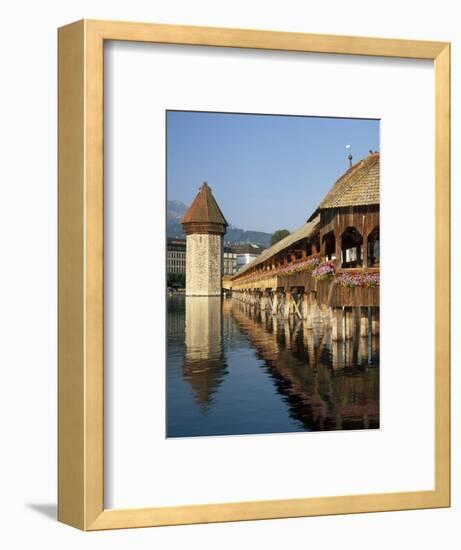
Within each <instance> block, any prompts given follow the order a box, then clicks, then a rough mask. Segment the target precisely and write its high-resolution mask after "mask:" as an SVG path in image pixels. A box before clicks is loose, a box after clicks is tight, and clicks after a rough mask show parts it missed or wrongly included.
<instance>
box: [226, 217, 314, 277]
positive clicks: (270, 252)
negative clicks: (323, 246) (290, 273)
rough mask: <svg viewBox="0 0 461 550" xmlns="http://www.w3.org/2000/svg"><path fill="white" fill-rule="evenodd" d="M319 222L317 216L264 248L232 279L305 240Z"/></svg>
mask: <svg viewBox="0 0 461 550" xmlns="http://www.w3.org/2000/svg"><path fill="white" fill-rule="evenodd" d="M319 221H320V216H317V217H316V218H315V219H314V220H312V221H309V222H306V223H305V224H304V225H302V226H301V227H299V228H298V229H296V231H293V233H290V235H287V236H286V237H285V238H284V239H281V240H280V241H279V242H277V243H275V244H274V245H272V246H271V247H270V248H266V250H264V251H263V252H262V253H261V254H260V255H259V256H258V257H257V258H255V259H254V260H253V261H252V262H250V263H249V264H247V265H245V266H243V267H242V269H240V270H239V271H238V272H237V273H236V274H235V275H234V276H233V277H232V279H236V278H238V277H241V276H242V275H243V274H244V273H246V272H247V271H248V270H250V269H253V268H254V267H256V266H258V265H259V264H261V263H263V262H265V261H266V260H268V259H269V258H271V257H272V256H275V255H276V254H278V253H279V252H281V251H282V250H284V249H285V248H288V247H289V246H291V245H293V244H295V243H297V242H298V241H301V240H302V239H306V238H307V237H309V236H310V235H312V234H313V233H314V231H315V229H316V228H317V226H318V224H319Z"/></svg>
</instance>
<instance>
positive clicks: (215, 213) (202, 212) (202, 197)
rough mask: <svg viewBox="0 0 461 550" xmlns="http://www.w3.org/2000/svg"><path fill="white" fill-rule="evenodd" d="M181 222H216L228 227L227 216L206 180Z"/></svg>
mask: <svg viewBox="0 0 461 550" xmlns="http://www.w3.org/2000/svg"><path fill="white" fill-rule="evenodd" d="M181 223H182V224H186V223H216V224H221V225H224V226H226V227H227V225H228V224H227V221H226V218H225V217H224V215H223V213H222V212H221V209H220V208H219V206H218V203H217V202H216V199H215V198H214V197H213V193H212V192H211V188H210V187H209V185H208V184H207V183H206V182H205V183H204V184H203V185H202V186H201V187H200V189H199V192H198V193H197V196H196V197H195V199H194V201H193V202H192V204H191V205H190V206H189V208H188V209H187V211H186V213H185V214H184V216H183V217H182V219H181Z"/></svg>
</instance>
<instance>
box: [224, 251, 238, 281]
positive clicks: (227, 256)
mask: <svg viewBox="0 0 461 550" xmlns="http://www.w3.org/2000/svg"><path fill="white" fill-rule="evenodd" d="M235 273H237V253H236V252H235V250H234V248H233V247H231V246H224V264H223V275H234V274H235Z"/></svg>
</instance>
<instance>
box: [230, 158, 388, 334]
mask: <svg viewBox="0 0 461 550" xmlns="http://www.w3.org/2000/svg"><path fill="white" fill-rule="evenodd" d="M379 179H380V171H379V153H376V152H370V154H369V155H368V156H367V157H366V158H364V159H363V160H361V161H359V162H358V163H357V164H355V165H353V166H351V167H350V168H349V170H347V172H345V173H344V174H343V175H342V176H341V177H340V178H339V179H338V180H337V181H336V182H335V184H334V185H333V187H332V188H331V190H330V191H329V192H328V193H327V195H326V196H325V197H324V199H323V200H322V201H321V203H320V204H319V206H318V207H317V209H316V210H315V211H314V212H313V213H312V214H311V215H310V217H309V218H308V220H307V221H306V223H305V224H304V225H302V226H301V227H300V228H299V229H297V230H296V231H294V232H293V233H292V234H290V235H288V236H287V237H285V238H284V239H282V240H281V241H279V242H278V243H276V244H275V245H273V246H272V247H270V248H268V249H267V250H265V251H264V252H263V253H262V254H261V255H260V256H259V257H258V258H256V259H255V260H253V261H252V262H251V263H249V264H248V265H246V266H245V267H243V268H242V269H241V270H240V271H239V272H238V273H236V274H235V275H234V276H233V277H231V278H230V280H227V281H226V287H227V288H228V289H230V290H231V291H232V297H233V298H234V299H237V300H240V301H243V302H245V303H248V304H250V305H252V306H254V307H255V308H260V309H261V310H264V311H268V312H270V313H271V314H273V315H281V316H283V317H284V318H289V317H290V316H298V317H299V318H302V319H303V320H304V322H305V323H306V325H307V326H308V327H313V325H314V324H315V323H318V324H322V325H323V328H326V329H329V328H331V329H332V339H333V340H342V339H349V338H352V337H353V336H354V333H355V332H359V333H360V335H361V336H368V335H369V334H373V335H376V334H378V333H379V257H380V254H379Z"/></svg>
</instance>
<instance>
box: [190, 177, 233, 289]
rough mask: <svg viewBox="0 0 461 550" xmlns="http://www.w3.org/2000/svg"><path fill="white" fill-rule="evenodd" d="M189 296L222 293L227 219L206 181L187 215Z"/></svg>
mask: <svg viewBox="0 0 461 550" xmlns="http://www.w3.org/2000/svg"><path fill="white" fill-rule="evenodd" d="M181 223H182V225H183V227H184V232H185V233H186V296H221V278H222V271H223V243H222V239H223V236H224V234H225V233H226V229H227V225H228V224H227V221H226V219H225V218H224V216H223V213H222V212H221V209H220V208H219V206H218V203H217V202H216V200H215V198H214V197H213V194H212V192H211V188H210V187H209V186H208V184H207V183H206V182H205V183H204V184H203V185H202V186H201V187H200V189H199V192H198V194H197V196H196V197H195V199H194V201H193V203H192V204H191V205H190V207H189V209H188V210H187V212H186V213H185V214H184V216H183V218H182V220H181Z"/></svg>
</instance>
